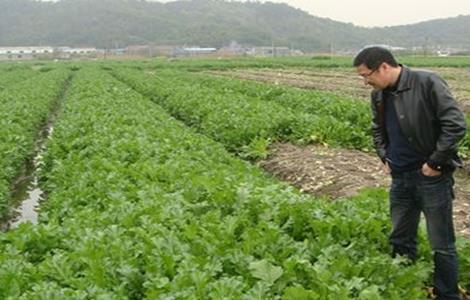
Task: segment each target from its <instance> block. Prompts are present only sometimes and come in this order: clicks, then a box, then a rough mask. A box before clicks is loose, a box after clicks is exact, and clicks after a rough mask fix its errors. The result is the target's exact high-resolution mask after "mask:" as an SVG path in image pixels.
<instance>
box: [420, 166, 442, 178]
mask: <svg viewBox="0 0 470 300" xmlns="http://www.w3.org/2000/svg"><path fill="white" fill-rule="evenodd" d="M421 173H423V175H424V176H428V177H434V176H439V175H441V174H442V172H441V171H437V170H434V169H433V168H431V167H430V166H428V164H427V163H425V164H424V165H423V166H422V167H421Z"/></svg>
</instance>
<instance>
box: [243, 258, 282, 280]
mask: <svg viewBox="0 0 470 300" xmlns="http://www.w3.org/2000/svg"><path fill="white" fill-rule="evenodd" d="M250 271H251V275H253V277H255V278H258V279H261V280H263V281H265V282H267V283H269V284H273V283H274V282H275V281H276V280H278V279H279V277H281V276H282V273H283V270H282V268H281V267H276V266H273V265H272V264H270V263H269V262H268V261H267V260H261V261H257V262H252V263H251V264H250Z"/></svg>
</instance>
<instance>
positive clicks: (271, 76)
mask: <svg viewBox="0 0 470 300" xmlns="http://www.w3.org/2000/svg"><path fill="white" fill-rule="evenodd" d="M429 70H431V71H434V72H436V73H438V74H440V75H441V76H442V77H443V78H444V79H445V80H446V81H447V83H448V84H449V86H450V89H451V91H452V93H453V95H454V96H455V98H456V99H457V101H458V102H459V103H460V105H461V107H462V109H463V110H464V111H465V112H466V113H470V84H469V82H470V68H429ZM208 73H209V74H214V75H223V76H230V77H234V78H240V79H247V80H256V81H262V82H269V83H274V84H280V85H287V86H292V87H297V88H302V89H316V90H320V91H328V92H333V93H336V94H340V95H344V96H348V97H353V98H358V99H361V100H364V101H369V97H370V92H371V88H370V87H368V86H366V85H365V84H364V82H363V80H362V79H361V78H360V77H359V76H357V74H356V73H355V72H354V70H353V68H316V69H312V68H309V69H308V70H304V69H239V70H237V69H235V70H230V71H209V72H208Z"/></svg>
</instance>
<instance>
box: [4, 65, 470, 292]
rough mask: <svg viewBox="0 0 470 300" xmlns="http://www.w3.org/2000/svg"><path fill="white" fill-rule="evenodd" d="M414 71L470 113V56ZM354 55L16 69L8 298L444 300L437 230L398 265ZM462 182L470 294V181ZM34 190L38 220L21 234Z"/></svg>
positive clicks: (465, 146)
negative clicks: (435, 294) (435, 277)
mask: <svg viewBox="0 0 470 300" xmlns="http://www.w3.org/2000/svg"><path fill="white" fill-rule="evenodd" d="M404 60H405V62H406V63H407V64H409V65H414V66H419V67H426V68H427V67H429V68H432V69H433V70H435V71H437V72H439V73H441V74H442V75H443V76H444V78H446V79H447V80H448V81H449V83H450V85H451V88H452V90H453V91H454V92H455V94H456V98H457V99H458V101H459V103H460V104H461V105H462V107H464V108H465V107H467V106H466V105H467V104H466V103H467V102H468V103H470V96H469V95H470V90H469V89H468V88H467V87H466V85H468V80H467V79H468V74H469V72H468V69H467V68H470V59H468V58H467V59H465V58H458V59H457V58H449V60H447V61H445V60H442V58H434V59H432V58H416V57H412V58H404ZM350 61H351V58H329V57H320V58H317V59H307V58H285V59H274V58H272V59H232V60H228V59H222V60H209V59H204V60H202V59H192V60H185V59H181V60H162V59H158V60H153V61H150V60H148V61H126V62H120V61H97V62H55V63H52V62H51V63H44V62H30V63H25V64H21V65H15V64H0V117H1V118H0V120H1V121H0V122H2V124H1V127H0V130H1V135H0V151H1V153H0V154H1V156H0V166H1V168H0V216H1V219H2V227H3V229H4V230H3V232H0V299H8V300H17V299H20V300H23V299H24V300H26V299H131V300H134V299H136V300H137V299H161V300H163V299H165V300H170V299H175V300H176V299H188V300H189V299H201V300H203V299H204V300H205V299H214V300H215V299H240V300H249V299H263V300H264V299H283V300H298V299H300V300H302V299H305V300H307V299H335V300H336V299H340V300H341V299H366V300H367V299H369V300H375V299H396V300H402V299H409V300H415V299H427V293H426V286H429V285H431V282H432V264H431V262H432V253H431V250H430V248H429V245H428V244H427V242H426V233H425V230H424V227H421V228H420V232H419V239H420V257H419V259H418V261H417V262H416V263H414V264H409V262H407V261H406V260H405V259H404V258H392V257H391V256H390V252H391V249H390V246H389V244H388V233H389V231H390V221H389V215H388V194H387V188H386V187H387V185H388V179H387V177H386V175H384V174H382V173H381V172H380V165H379V162H378V159H377V158H376V157H375V156H374V155H373V150H372V145H371V134H370V130H369V126H370V122H371V121H370V112H369V104H368V102H367V101H366V100H367V95H368V94H369V93H370V91H369V90H368V89H367V88H365V87H364V86H363V85H362V82H361V81H360V80H358V79H357V76H355V75H354V73H353V72H352V70H350V69H348V66H349V64H350ZM468 107H470V105H469V106H468ZM465 112H466V113H469V111H467V110H465ZM469 120H470V119H469ZM46 127H47V128H48V130H45V128H46ZM46 131H47V135H46V137H44V135H45V133H44V132H46ZM41 136H42V138H41ZM461 152H462V155H463V156H464V157H466V158H467V157H468V156H469V155H470V153H469V152H470V136H467V137H466V138H465V140H464V141H463V142H462V145H461ZM33 157H38V158H39V163H37V164H34V165H32V164H31V160H32V159H33ZM25 169H31V170H27V171H25ZM25 174H29V175H25ZM32 174H34V175H32ZM29 177H35V178H37V180H35V181H34V183H31V182H30V181H28V180H27V178H29ZM456 181H457V186H456V195H457V197H456V200H455V206H454V211H455V224H456V229H457V233H458V251H459V256H460V285H461V287H462V289H466V290H470V173H469V172H468V171H466V170H461V171H459V172H458V173H457V174H456ZM25 182H26V183H25ZM25 185H26V188H27V189H32V188H33V187H32V186H31V185H37V186H35V187H34V188H38V189H40V190H41V191H42V194H41V195H42V196H41V200H40V202H39V205H38V208H37V211H38V220H37V224H36V223H32V222H24V223H21V224H20V225H18V226H15V227H11V228H8V227H10V226H9V224H11V222H12V221H13V220H14V219H15V218H20V219H21V211H20V212H15V211H16V210H15V207H18V206H19V205H20V203H19V202H21V201H22V200H21V199H17V198H18V197H16V196H15V195H17V190H19V189H21V186H23V188H25ZM18 214H19V216H17V215H18ZM423 225H424V224H423Z"/></svg>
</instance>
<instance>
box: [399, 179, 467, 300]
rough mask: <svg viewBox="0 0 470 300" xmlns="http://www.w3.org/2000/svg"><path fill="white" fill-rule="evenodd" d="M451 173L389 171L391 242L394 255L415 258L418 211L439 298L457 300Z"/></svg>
mask: <svg viewBox="0 0 470 300" xmlns="http://www.w3.org/2000/svg"><path fill="white" fill-rule="evenodd" d="M453 184H454V179H453V177H452V173H444V174H442V175H440V176H436V177H427V176H424V175H423V174H422V173H421V170H417V171H410V172H403V173H392V186H391V188H390V213H391V217H392V232H391V234H390V243H391V245H392V248H393V253H394V255H397V254H398V255H405V256H408V257H409V258H410V259H411V260H415V259H416V258H417V231H418V223H419V219H420V214H421V212H423V213H424V216H425V219H426V228H427V233H428V239H429V243H430V244H431V247H432V250H433V253H434V278H433V280H434V287H435V289H436V290H437V294H438V296H439V298H438V299H446V300H447V299H460V297H459V291H458V258H457V252H456V248H455V234H454V226H453V221H452V200H453V199H454V192H453Z"/></svg>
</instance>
